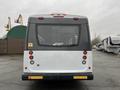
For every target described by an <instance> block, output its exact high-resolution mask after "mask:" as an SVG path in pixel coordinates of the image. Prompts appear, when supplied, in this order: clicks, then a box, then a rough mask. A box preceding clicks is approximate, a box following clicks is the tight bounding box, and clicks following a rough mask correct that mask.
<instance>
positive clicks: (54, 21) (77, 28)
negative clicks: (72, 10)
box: [22, 15, 93, 80]
mask: <svg viewBox="0 0 120 90" xmlns="http://www.w3.org/2000/svg"><path fill="white" fill-rule="evenodd" d="M46 27H47V28H46ZM58 27H59V28H58ZM72 28H73V29H72ZM40 31H42V32H44V31H48V32H49V33H48V32H44V34H43V33H42V32H40ZM52 31H53V32H52ZM54 31H55V33H54ZM64 31H65V32H64ZM26 33H27V36H26V42H25V50H24V61H23V75H22V80H31V79H33V80H35V79H43V77H44V76H45V77H49V78H50V79H52V80H53V79H54V78H55V77H56V79H58V78H60V77H61V76H62V78H64V77H63V76H65V78H66V77H67V76H68V77H70V78H68V77H67V78H66V79H79V80H81V79H82V80H92V79H93V74H92V72H93V71H92V70H93V68H92V61H93V60H92V48H91V40H90V33H89V25H88V19H87V18H86V17H82V16H77V15H64V16H60V15H58V16H57V17H56V16H54V15H38V16H37V15H35V16H31V17H29V20H28V29H27V32H26ZM41 33H42V34H41ZM53 33H54V34H53ZM56 33H57V34H56ZM55 35H56V36H55ZM47 36H48V37H47ZM41 37H42V38H41ZM49 37H50V38H49ZM51 37H53V38H51ZM64 37H65V38H64ZM61 38H62V39H61ZM44 39H45V42H44ZM76 40H77V43H76ZM46 41H47V43H46ZM54 41H55V43H53V42H54ZM64 41H65V42H64ZM68 41H69V42H68ZM48 42H49V43H48ZM61 42H62V43H61ZM29 44H32V47H30V48H29V47H28V46H29ZM45 44H47V45H45ZM72 44H73V46H72ZM49 45H50V46H49ZM57 45H58V46H57ZM62 45H63V46H62ZM67 45H68V46H67ZM69 45H71V46H69ZM30 51H32V52H33V54H32V56H33V57H32V59H30V56H31V54H29V53H30ZM84 51H86V52H87V53H86V54H84V53H83V52H84ZM83 56H84V57H87V58H86V59H83ZM41 75H42V76H41ZM74 76H75V77H74ZM60 79H61V78H60Z"/></svg>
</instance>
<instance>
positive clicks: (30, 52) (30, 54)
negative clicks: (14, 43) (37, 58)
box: [29, 50, 34, 65]
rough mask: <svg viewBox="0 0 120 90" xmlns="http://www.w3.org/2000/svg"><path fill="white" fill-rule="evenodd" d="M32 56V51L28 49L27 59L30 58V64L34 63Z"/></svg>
mask: <svg viewBox="0 0 120 90" xmlns="http://www.w3.org/2000/svg"><path fill="white" fill-rule="evenodd" d="M33 58H34V57H33V51H32V50H30V51H29V59H30V64H31V65H33V64H34V61H33Z"/></svg>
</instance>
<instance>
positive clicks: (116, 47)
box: [102, 36, 120, 54]
mask: <svg viewBox="0 0 120 90" xmlns="http://www.w3.org/2000/svg"><path fill="white" fill-rule="evenodd" d="M102 44H103V49H104V51H106V52H111V53H114V54H119V53H120V36H109V37H107V38H105V39H104V40H102Z"/></svg>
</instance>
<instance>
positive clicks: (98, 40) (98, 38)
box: [92, 35, 101, 46]
mask: <svg viewBox="0 0 120 90" xmlns="http://www.w3.org/2000/svg"><path fill="white" fill-rule="evenodd" d="M100 41H101V39H100V36H99V35H98V36H96V37H95V38H94V39H93V40H92V46H93V45H96V44H97V43H100Z"/></svg>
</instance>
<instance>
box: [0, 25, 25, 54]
mask: <svg viewBox="0 0 120 90" xmlns="http://www.w3.org/2000/svg"><path fill="white" fill-rule="evenodd" d="M26 29H27V27H26V26H23V25H18V26H15V27H13V28H12V29H11V30H10V31H9V32H8V33H7V35H6V38H5V39H0V54H20V53H23V50H24V40H25V36H26Z"/></svg>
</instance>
